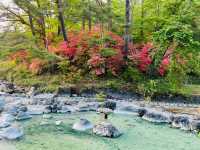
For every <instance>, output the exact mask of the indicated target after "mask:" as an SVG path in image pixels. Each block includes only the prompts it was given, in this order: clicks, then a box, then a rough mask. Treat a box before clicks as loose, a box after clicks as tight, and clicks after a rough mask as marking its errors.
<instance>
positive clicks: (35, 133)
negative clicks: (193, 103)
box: [0, 113, 200, 150]
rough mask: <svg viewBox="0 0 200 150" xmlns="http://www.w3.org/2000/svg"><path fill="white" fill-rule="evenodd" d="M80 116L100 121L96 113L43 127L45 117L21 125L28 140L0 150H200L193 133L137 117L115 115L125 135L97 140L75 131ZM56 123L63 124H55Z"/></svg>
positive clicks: (65, 118) (68, 117) (52, 121)
mask: <svg viewBox="0 0 200 150" xmlns="http://www.w3.org/2000/svg"><path fill="white" fill-rule="evenodd" d="M80 117H84V118H87V119H88V120H90V121H91V122H93V123H98V122H100V121H101V120H100V116H99V115H97V114H95V113H84V114H83V113H82V114H74V115H64V116H63V115H56V116H54V117H53V118H52V119H50V120H48V123H49V125H44V126H41V125H40V123H41V121H43V120H45V119H42V117H34V118H33V119H32V120H29V121H25V122H23V123H22V125H23V126H24V130H25V137H24V138H23V139H22V140H20V141H16V142H13V143H4V144H3V143H2V144H1V143H0V150H200V139H199V138H198V137H197V136H195V135H193V134H190V133H185V132H183V131H180V130H177V129H172V128H169V126H167V125H155V124H151V123H148V122H146V121H143V120H141V119H140V118H137V117H134V116H131V115H129V116H127V115H126V116H125V115H112V116H110V117H109V121H110V122H112V123H113V124H114V125H115V126H116V127H118V128H119V129H120V130H121V131H122V132H123V135H122V136H121V137H119V138H117V139H109V138H103V137H98V136H96V135H93V134H92V133H91V132H85V133H80V132H76V131H73V130H72V129H71V126H72V124H73V123H74V122H76V121H78V120H79V118H80ZM56 120H62V121H63V124H62V125H60V126H56V125H55V121H56Z"/></svg>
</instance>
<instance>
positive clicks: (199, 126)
mask: <svg viewBox="0 0 200 150" xmlns="http://www.w3.org/2000/svg"><path fill="white" fill-rule="evenodd" d="M190 129H191V130H192V131H195V132H199V131H200V120H192V121H191V122H190Z"/></svg>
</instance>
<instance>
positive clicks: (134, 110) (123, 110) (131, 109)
mask: <svg viewBox="0 0 200 150" xmlns="http://www.w3.org/2000/svg"><path fill="white" fill-rule="evenodd" d="M115 113H119V114H133V115H138V116H139V117H142V116H144V114H145V113H146V109H145V108H141V107H139V106H135V105H131V106H122V107H120V108H119V109H117V110H115Z"/></svg>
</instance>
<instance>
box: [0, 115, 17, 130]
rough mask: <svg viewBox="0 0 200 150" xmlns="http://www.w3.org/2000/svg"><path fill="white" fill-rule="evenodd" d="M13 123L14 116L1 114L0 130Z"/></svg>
mask: <svg viewBox="0 0 200 150" xmlns="http://www.w3.org/2000/svg"><path fill="white" fill-rule="evenodd" d="M13 121H14V116H12V115H9V114H2V115H1V116H0V128H6V127H9V126H10V125H11V123H12V122H13Z"/></svg>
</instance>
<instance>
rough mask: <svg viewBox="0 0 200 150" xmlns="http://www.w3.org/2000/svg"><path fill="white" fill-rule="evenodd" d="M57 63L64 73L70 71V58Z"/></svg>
mask: <svg viewBox="0 0 200 150" xmlns="http://www.w3.org/2000/svg"><path fill="white" fill-rule="evenodd" d="M57 64H58V69H59V71H60V72H61V73H62V74H64V75H66V74H67V73H69V72H70V62H69V60H67V59H65V60H62V61H60V62H58V63H57Z"/></svg>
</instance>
